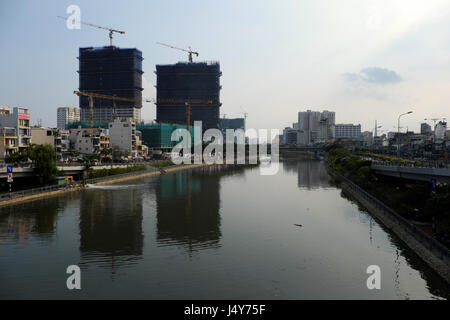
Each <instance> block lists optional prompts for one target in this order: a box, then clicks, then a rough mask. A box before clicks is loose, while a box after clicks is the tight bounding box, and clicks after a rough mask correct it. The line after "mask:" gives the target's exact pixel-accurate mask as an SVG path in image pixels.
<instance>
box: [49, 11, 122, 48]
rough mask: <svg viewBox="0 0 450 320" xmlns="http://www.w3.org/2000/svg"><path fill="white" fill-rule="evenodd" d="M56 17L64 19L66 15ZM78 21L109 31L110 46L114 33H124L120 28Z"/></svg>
mask: <svg viewBox="0 0 450 320" xmlns="http://www.w3.org/2000/svg"><path fill="white" fill-rule="evenodd" d="M57 17H58V18H60V19H64V20H66V21H67V19H68V18H67V17H61V16H57ZM80 23H81V24H84V25H86V26H90V27H94V28H97V29H102V30H106V31H109V44H110V46H111V47H112V40H113V36H114V33H120V34H125V31H120V30H116V29H112V28H108V27H103V26H99V25H97V24H93V23H87V22H83V21H81V22H80Z"/></svg>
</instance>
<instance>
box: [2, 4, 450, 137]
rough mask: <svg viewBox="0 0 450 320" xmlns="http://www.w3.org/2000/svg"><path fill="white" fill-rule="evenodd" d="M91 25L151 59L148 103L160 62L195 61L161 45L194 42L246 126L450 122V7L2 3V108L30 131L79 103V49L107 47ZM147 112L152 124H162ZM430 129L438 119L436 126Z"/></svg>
mask: <svg viewBox="0 0 450 320" xmlns="http://www.w3.org/2000/svg"><path fill="white" fill-rule="evenodd" d="M70 5H77V6H79V7H80V9H81V20H82V21H85V22H90V23H94V24H98V25H104V26H110V27H114V28H117V29H119V30H124V31H126V34H125V35H116V36H115V39H114V45H116V46H119V47H123V48H138V49H139V50H141V51H142V52H143V57H144V62H143V71H144V75H143V87H144V93H143V96H145V97H150V98H154V97H155V96H156V92H155V88H154V86H155V85H156V76H155V73H154V71H155V65H156V64H169V63H176V62H178V61H187V54H185V53H183V52H181V51H177V50H172V49H169V48H166V47H163V46H159V45H157V44H156V42H164V43H169V44H172V45H174V46H178V47H184V48H186V47H188V46H191V47H192V49H194V50H195V51H198V52H199V53H200V56H199V57H198V58H195V60H196V61H205V60H206V61H219V62H220V64H221V71H222V73H223V75H222V77H221V85H222V91H221V102H222V103H223V105H222V107H221V114H227V115H228V116H227V117H242V116H243V112H246V113H248V118H247V128H255V129H282V128H284V127H287V126H291V125H292V124H293V123H294V122H297V114H298V112H299V111H306V110H308V109H310V110H314V111H321V110H332V111H335V112H336V122H337V123H354V124H361V125H362V130H363V131H371V130H373V128H374V125H375V120H377V121H378V124H379V125H381V126H382V128H381V130H386V131H396V130H397V129H396V126H397V118H398V115H399V114H401V113H405V112H408V111H413V114H411V115H407V116H404V117H402V120H401V121H402V122H401V127H402V130H406V129H409V130H414V131H419V130H420V123H421V122H424V119H425V118H448V119H450V114H449V111H450V77H449V71H450V54H449V53H450V1H448V0H427V1H424V0H376V1H374V0H340V1H335V0H273V1H268V0H267V1H266V0H227V1H225V0H221V1H211V0H209V1H207V0H192V1H181V0H178V1H175V0H164V1H156V0H133V1H113V0H108V1H105V0H96V1H75V0H71V1H65V0H45V1H44V0H40V1H36V0H34V1H32V0H29V1H25V0H14V1H13V0H2V1H0V39H1V41H0V74H1V77H0V106H5V105H6V106H10V107H15V106H24V107H28V108H29V109H30V112H31V119H32V120H31V121H32V124H36V123H37V122H38V120H40V121H41V123H42V125H44V126H50V127H55V126H56V109H57V108H58V107H61V106H78V99H77V97H76V96H75V95H73V91H74V90H76V89H78V74H77V70H78V60H77V56H78V49H79V48H80V47H90V46H94V47H98V46H104V45H108V44H109V38H108V33H107V31H103V30H99V29H96V28H92V27H89V26H84V25H82V26H81V29H80V30H70V29H68V28H67V27H66V24H65V21H64V20H61V19H58V18H56V16H58V15H60V16H67V15H68V14H67V13H66V10H67V8H68V7H69V6H70ZM155 108H156V107H155V105H154V104H151V103H146V104H144V107H143V109H142V118H143V119H144V120H146V121H151V120H153V119H155V118H156V111H155ZM429 123H432V122H431V121H429Z"/></svg>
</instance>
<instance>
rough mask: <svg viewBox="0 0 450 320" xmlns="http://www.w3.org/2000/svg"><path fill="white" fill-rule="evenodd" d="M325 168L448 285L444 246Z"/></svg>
mask: <svg viewBox="0 0 450 320" xmlns="http://www.w3.org/2000/svg"><path fill="white" fill-rule="evenodd" d="M327 168H328V172H329V173H330V175H331V176H332V177H334V178H336V179H338V180H339V181H340V182H341V188H342V190H344V191H345V192H346V193H347V194H348V195H350V197H351V198H353V199H354V200H356V201H357V202H358V203H360V204H361V205H362V206H363V207H364V208H366V209H367V210H368V211H369V212H370V213H371V214H372V215H373V216H374V217H375V218H376V219H378V220H379V221H380V222H381V223H382V225H384V226H385V227H386V228H388V229H389V230H390V231H392V232H393V233H394V234H395V235H396V236H397V237H398V238H399V239H400V240H402V241H403V242H404V243H405V244H406V245H407V246H408V247H409V248H410V249H412V250H413V251H414V252H415V253H416V254H417V255H418V256H419V257H420V258H421V259H422V260H423V261H424V262H425V263H426V264H428V265H429V266H430V267H431V268H432V269H433V270H434V271H435V272H436V273H437V274H439V275H440V276H441V277H442V278H443V279H444V280H445V281H446V282H447V283H450V253H449V250H448V249H447V248H445V246H443V245H442V244H440V243H439V242H438V241H436V240H435V239H433V238H432V237H430V236H429V235H428V234H426V233H424V232H423V231H421V230H419V229H417V228H416V227H415V225H414V224H412V223H410V222H408V221H407V220H406V219H404V218H402V217H401V216H400V215H398V214H396V213H395V212H394V211H393V210H392V209H390V208H388V207H387V206H385V205H384V204H382V203H381V202H379V201H377V199H375V198H374V197H372V196H371V195H370V194H368V193H367V192H365V191H364V190H362V189H361V188H360V187H359V186H357V185H356V184H354V183H353V182H352V181H350V180H348V179H347V178H345V177H343V176H342V175H340V174H339V173H338V172H336V171H334V170H333V169H331V168H330V167H327Z"/></svg>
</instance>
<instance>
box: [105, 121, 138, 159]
mask: <svg viewBox="0 0 450 320" xmlns="http://www.w3.org/2000/svg"><path fill="white" fill-rule="evenodd" d="M109 135H110V139H111V148H113V149H119V150H124V151H127V152H129V153H130V155H131V156H132V157H136V156H137V146H136V142H137V140H136V123H135V122H134V121H133V119H130V118H122V119H119V118H116V119H114V121H113V122H111V123H110V124H109Z"/></svg>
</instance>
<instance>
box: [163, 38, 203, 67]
mask: <svg viewBox="0 0 450 320" xmlns="http://www.w3.org/2000/svg"><path fill="white" fill-rule="evenodd" d="M157 44H159V45H161V46H166V47H169V48H172V49H175V50H181V51H184V52H187V53H189V62H191V63H192V55H193V54H195V55H196V56H197V57H198V55H199V54H198V52H196V51H192V49H191V47H189V50H188V49H183V48H178V47H175V46H172V45H170V44H166V43H161V42H157Z"/></svg>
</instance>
